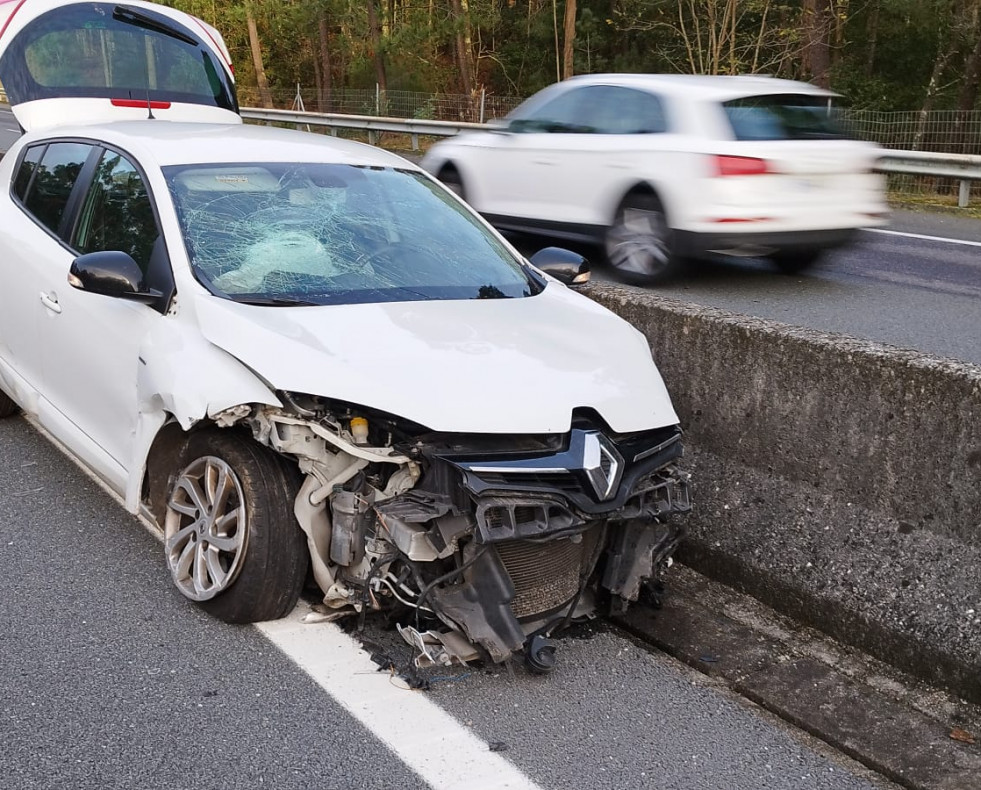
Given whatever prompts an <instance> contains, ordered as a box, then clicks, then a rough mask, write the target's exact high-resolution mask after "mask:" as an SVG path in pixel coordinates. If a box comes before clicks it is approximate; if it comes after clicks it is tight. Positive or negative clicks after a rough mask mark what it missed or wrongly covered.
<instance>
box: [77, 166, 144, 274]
mask: <svg viewBox="0 0 981 790" xmlns="http://www.w3.org/2000/svg"><path fill="white" fill-rule="evenodd" d="M159 235H160V234H159V231H158V230H157V222H156V219H155V218H154V215H153V205H152V204H151V202H150V194H149V192H148V191H147V188H146V184H145V183H144V181H143V177H142V176H141V175H140V172H139V171H138V170H137V169H136V167H135V166H134V165H133V163H132V162H130V161H129V160H128V159H127V158H126V157H124V156H123V155H122V154H120V153H117V152H116V151H109V150H106V151H104V152H103V154H102V159H101V161H100V162H99V165H98V167H97V168H96V170H95V175H94V177H93V179H92V185H91V186H90V187H89V191H88V194H87V195H86V196H85V200H84V202H83V204H82V211H81V213H80V214H79V218H78V226H77V228H76V230H75V236H74V239H73V244H72V246H73V247H75V249H77V250H78V251H79V252H82V253H88V252H99V251H102V250H121V251H122V252H127V253H129V254H130V255H131V256H132V257H133V260H135V261H136V263H137V264H138V265H139V267H140V268H141V269H142V270H143V272H144V274H145V273H146V272H147V269H148V267H149V265H150V254H151V252H152V250H153V244H154V242H155V241H156V239H157V237H158V236H159Z"/></svg>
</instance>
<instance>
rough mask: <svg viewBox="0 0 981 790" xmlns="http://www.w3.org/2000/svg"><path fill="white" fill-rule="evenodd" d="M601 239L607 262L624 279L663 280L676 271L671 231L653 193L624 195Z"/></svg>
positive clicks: (653, 281) (640, 280)
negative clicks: (611, 222)
mask: <svg viewBox="0 0 981 790" xmlns="http://www.w3.org/2000/svg"><path fill="white" fill-rule="evenodd" d="M604 242H605V243H604V247H605V252H606V261H607V263H608V264H609V265H610V267H611V268H612V269H613V270H614V272H615V273H616V274H617V275H618V276H619V277H620V278H621V279H623V280H625V281H627V282H634V283H638V284H652V283H657V282H663V281H664V280H668V279H670V278H671V277H672V276H674V275H675V274H677V272H678V268H679V259H678V255H677V253H676V252H675V249H674V231H673V230H672V229H671V227H670V225H668V219H667V216H666V215H665V213H664V207H663V206H662V205H661V202H660V201H659V200H658V199H657V197H655V196H654V195H630V196H628V197H627V198H625V199H624V201H623V203H622V204H621V205H620V208H619V209H617V213H616V216H615V217H614V219H613V224H612V225H610V227H609V228H608V229H607V231H606V237H605V240H604Z"/></svg>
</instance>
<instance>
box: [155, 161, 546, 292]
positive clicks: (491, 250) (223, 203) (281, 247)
mask: <svg viewBox="0 0 981 790" xmlns="http://www.w3.org/2000/svg"><path fill="white" fill-rule="evenodd" d="M164 175H165V176H166V178H167V181H168V184H169V186H170V191H171V194H172V195H173V198H174V201H175V203H176V206H177V211H178V216H179V218H180V222H181V225H182V230H183V232H184V239H185V244H186V247H187V252H188V256H189V257H190V259H191V264H192V266H193V269H194V273H195V275H196V276H197V278H198V280H199V281H200V282H201V283H202V284H204V285H205V287H207V288H208V289H209V290H210V291H211V292H212V293H214V294H215V295H217V296H220V297H223V298H226V299H231V300H232V301H236V302H245V303H249V304H268V305H324V304H345V303H355V302H360V303H363V302H395V301H420V300H432V299H501V298H513V297H525V296H532V295H534V294H536V293H538V292H539V291H540V290H541V288H542V282H541V281H540V280H539V279H538V278H537V277H536V276H534V275H533V274H531V273H530V271H529V270H528V269H527V267H526V266H525V265H524V264H523V262H522V261H521V260H519V259H518V258H517V257H516V256H515V255H514V254H513V253H512V252H510V251H509V250H508V248H507V247H506V246H505V245H504V244H502V243H501V242H500V241H499V240H498V239H497V237H496V236H495V235H494V234H493V233H492V232H491V231H490V229H489V228H488V227H487V226H486V225H485V224H484V223H483V222H482V221H481V220H479V219H477V218H476V217H475V216H474V215H473V214H471V213H470V212H469V211H467V210H466V209H465V208H464V207H463V206H461V205H460V203H459V202H458V201H457V200H456V199H454V198H453V196H452V195H450V194H449V193H448V192H447V191H446V190H445V189H443V188H442V187H441V186H440V185H439V184H436V183H434V182H433V181H432V180H430V179H429V178H427V177H425V176H424V175H422V174H419V173H415V172H410V171H404V170H396V169H393V168H378V167H355V166H352V165H337V164H316V163H310V164H305V163H259V164H254V163H249V164H214V165H193V166H189V167H168V168H164Z"/></svg>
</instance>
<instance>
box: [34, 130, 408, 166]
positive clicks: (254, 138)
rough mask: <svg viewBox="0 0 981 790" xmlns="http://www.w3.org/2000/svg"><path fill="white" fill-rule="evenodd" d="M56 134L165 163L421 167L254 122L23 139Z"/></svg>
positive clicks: (317, 136)
mask: <svg viewBox="0 0 981 790" xmlns="http://www.w3.org/2000/svg"><path fill="white" fill-rule="evenodd" d="M53 134H56V135H57V137H59V138H71V139H86V140H93V141H96V142H100V143H106V144H107V145H110V146H113V147H116V148H119V149H121V150H123V151H126V152H129V153H131V154H132V155H134V156H135V157H137V158H138V159H139V160H140V161H141V162H144V163H155V164H156V165H157V166H159V167H167V166H168V165H183V164H206V163H211V162H235V163H249V162H327V163H339V164H352V165H362V166H368V167H371V166H374V167H399V168H402V169H410V170H420V168H419V167H418V166H417V165H414V164H413V163H412V162H410V161H408V160H407V159H403V158H402V157H400V156H398V155H397V154H393V153H390V152H388V151H385V150H383V149H381V148H376V147H374V146H370V145H366V144H364V143H358V142H354V141H352V140H343V139H338V138H335V137H330V136H329V135H323V134H315V133H312V132H301V131H296V130H293V129H279V128H274V127H268V126H257V125H250V124H207V123H197V122H190V123H177V122H171V121H160V120H142V121H119V122H116V123H108V124H86V125H71V126H68V125H66V126H60V127H58V128H57V130H54V129H48V130H46V132H40V131H39V132H36V133H28V134H27V135H25V136H24V137H22V138H21V140H22V141H23V143H24V144H30V143H31V142H34V141H35V140H38V139H46V138H50V137H51V136H52V135H53Z"/></svg>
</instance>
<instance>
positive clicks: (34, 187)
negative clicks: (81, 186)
mask: <svg viewBox="0 0 981 790" xmlns="http://www.w3.org/2000/svg"><path fill="white" fill-rule="evenodd" d="M91 151H92V146H91V145H86V144H85V143H51V144H50V145H48V147H47V148H46V149H45V151H44V154H43V155H42V156H41V161H40V162H39V163H38V164H37V165H36V166H35V167H34V170H35V173H34V178H33V180H31V182H30V189H29V190H28V191H27V193H26V195H25V196H24V206H25V208H27V210H28V211H29V212H30V213H31V214H33V215H34V217H35V218H36V219H37V220H38V222H40V223H41V224H42V225H44V226H45V227H46V228H47V229H48V230H50V231H51V232H52V233H54V234H55V235H57V234H58V228H59V227H60V225H61V220H62V218H63V217H64V214H65V208H66V207H67V206H68V198H69V197H70V196H71V193H72V188H73V187H74V186H75V181H76V180H77V179H78V174H79V173H80V172H81V170H82V165H84V164H85V160H86V159H88V156H89V153H91ZM20 177H21V174H20V173H18V182H19V181H20ZM26 188H27V185H25V189H26Z"/></svg>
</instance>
